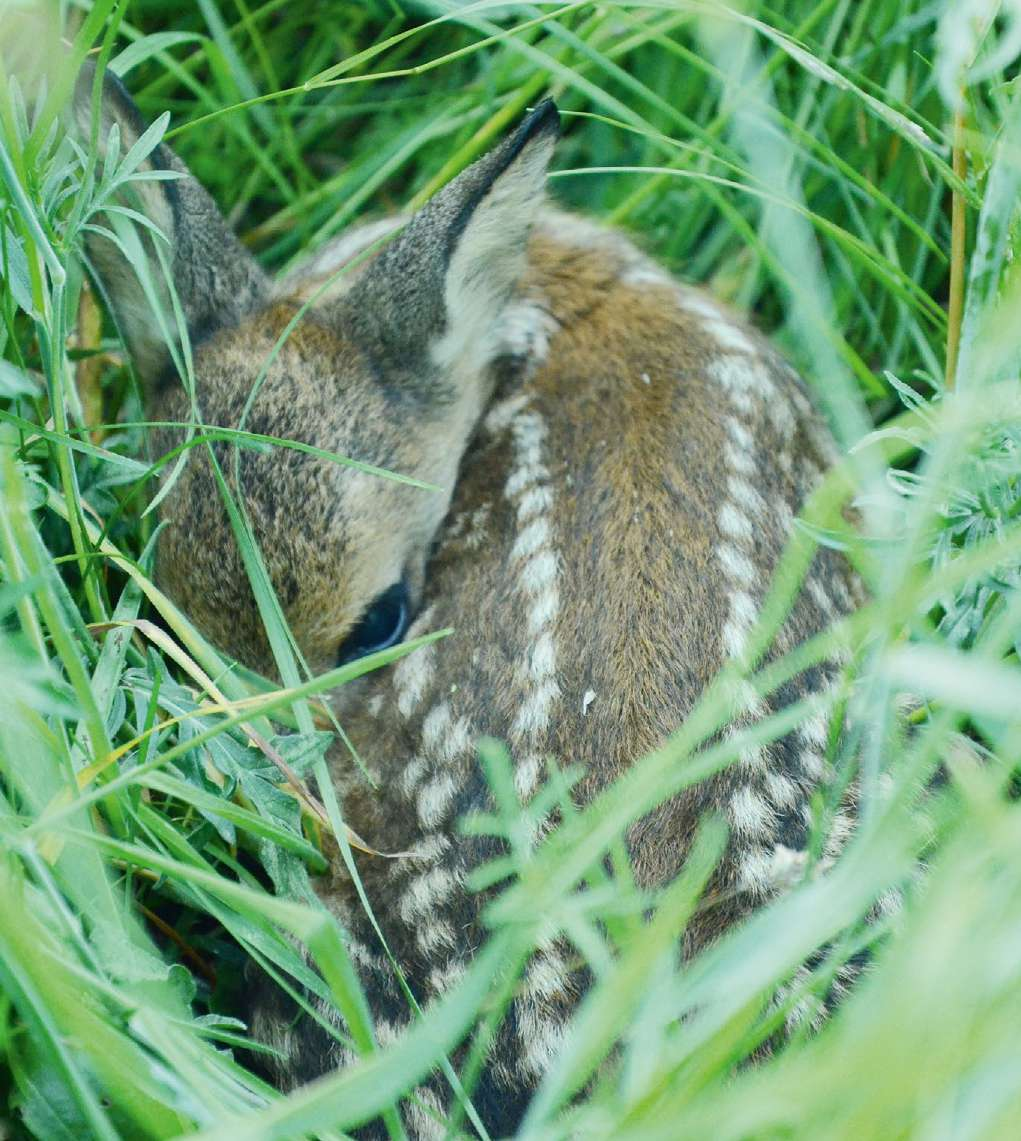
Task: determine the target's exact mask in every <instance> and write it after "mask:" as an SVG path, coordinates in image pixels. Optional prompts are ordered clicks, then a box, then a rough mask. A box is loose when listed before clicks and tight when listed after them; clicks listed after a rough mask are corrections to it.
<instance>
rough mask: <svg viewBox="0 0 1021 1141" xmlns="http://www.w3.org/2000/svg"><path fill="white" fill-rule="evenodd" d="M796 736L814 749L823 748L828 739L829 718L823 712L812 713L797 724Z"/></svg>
mask: <svg viewBox="0 0 1021 1141" xmlns="http://www.w3.org/2000/svg"><path fill="white" fill-rule="evenodd" d="M798 736H799V737H800V738H801V739H802V741H804V742H805V744H806V745H809V746H811V747H813V748H816V749H823V748H825V747H826V744H827V742H828V741H829V719H828V718H827V717H826V714H825V713H813V714H812V716H811V717H808V718H806V719H805V720H804V721H803V722H802V723H801V725H799V726H798Z"/></svg>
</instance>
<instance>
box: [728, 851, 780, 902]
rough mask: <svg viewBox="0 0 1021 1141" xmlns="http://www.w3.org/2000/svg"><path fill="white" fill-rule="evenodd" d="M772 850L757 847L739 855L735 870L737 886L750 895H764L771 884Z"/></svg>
mask: <svg viewBox="0 0 1021 1141" xmlns="http://www.w3.org/2000/svg"><path fill="white" fill-rule="evenodd" d="M773 855H774V854H773V849H772V848H763V847H760V846H758V845H755V846H752V847H750V848H747V849H745V850H744V851H743V852H741V854H740V862H739V864H738V869H737V880H738V886H739V887H740V888H741V890H742V891H746V892H749V893H750V894H752V895H756V896H762V895H765V894H766V893H767V892H768V891H769V889H770V888H771V886H772V883H773Z"/></svg>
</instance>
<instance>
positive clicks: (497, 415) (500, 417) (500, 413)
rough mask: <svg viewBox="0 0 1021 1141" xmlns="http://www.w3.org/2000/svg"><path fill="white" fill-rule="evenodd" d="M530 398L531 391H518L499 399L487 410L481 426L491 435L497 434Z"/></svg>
mask: <svg viewBox="0 0 1021 1141" xmlns="http://www.w3.org/2000/svg"><path fill="white" fill-rule="evenodd" d="M531 399H532V396H531V393H528V392H519V393H517V394H516V395H514V396H510V397H508V398H507V399H506V400H501V401H500V402H499V403H498V404H494V405H493V407H492V408H491V409H490V410H489V413H488V414H487V416H486V418H485V420H484V421H483V424H482V427H483V428H484V429H485V430H486V431H487V432H488V433H489V434H490V435H491V436H495V435H497V434H498V433H500V432H502V431H504V430H505V429H506V428H509V427H510V423H511V421H512V420H513V419H514V417H515V416H517V414H518V413H519V412H520V411H521V410H522V409H523V408H525V407H527V406H528V403H529V401H530V400H531Z"/></svg>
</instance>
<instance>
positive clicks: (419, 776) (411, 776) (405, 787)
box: [400, 757, 429, 796]
mask: <svg viewBox="0 0 1021 1141" xmlns="http://www.w3.org/2000/svg"><path fill="white" fill-rule="evenodd" d="M428 771H429V766H428V764H427V763H426V761H425V759H424V758H423V757H414V758H413V759H412V760H410V761H409V762H408V763H407V764H406V765H405V766H404V771H403V772H402V773H401V776H400V786H401V792H403V793H404V795H405V796H414V794H415V792H416V790H417V789H418V786H419V785H420V784H421V783H422V780H423V778H424V777H425V774H426V773H427V772H428Z"/></svg>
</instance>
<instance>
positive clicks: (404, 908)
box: [399, 866, 461, 923]
mask: <svg viewBox="0 0 1021 1141" xmlns="http://www.w3.org/2000/svg"><path fill="white" fill-rule="evenodd" d="M460 886H461V879H460V876H458V875H456V874H455V873H454V872H453V871H451V870H450V868H447V867H442V866H439V867H434V868H429V869H428V870H427V871H425V872H422V874H421V875H418V876H415V878H414V879H412V880H411V881H410V882H409V883H408V885H407V886H406V887H405V889H404V894H403V895H402V896H401V901H400V905H399V910H400V913H401V918H402V919H403V920H404V921H405V923H414V922H415V921H416V920H418V919H419V918H421V917H422V916H426V915H429V914H430V913H431V912H433V911H435V910H436V909H437V908H439V907H441V906H442V905H443V904H444V903H445V902H446V901H447V900H448V899H449V898H450V897H451V895H453V894H454V892H455V891H457V889H458V888H459V887H460Z"/></svg>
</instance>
